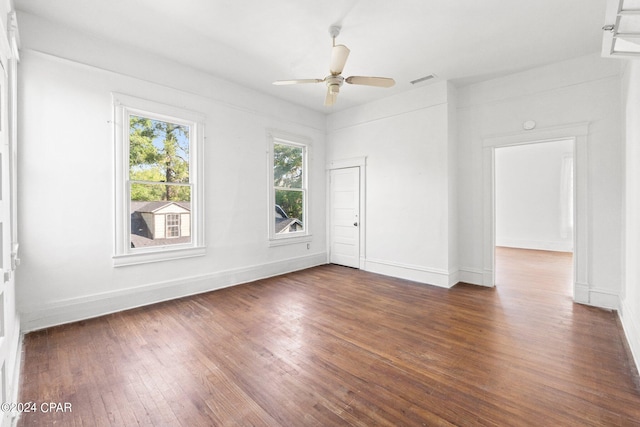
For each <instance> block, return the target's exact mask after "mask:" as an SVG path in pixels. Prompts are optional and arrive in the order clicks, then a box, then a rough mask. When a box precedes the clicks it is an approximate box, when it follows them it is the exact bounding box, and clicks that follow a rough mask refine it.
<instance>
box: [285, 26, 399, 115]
mask: <svg viewBox="0 0 640 427" xmlns="http://www.w3.org/2000/svg"><path fill="white" fill-rule="evenodd" d="M329 34H330V35H331V38H332V39H333V48H332V50H331V62H330V63H329V72H330V73H331V74H329V75H328V76H327V77H325V78H324V79H295V80H277V81H275V82H273V84H274V85H295V84H303V83H323V82H324V83H326V84H327V96H326V98H325V100H324V105H325V106H327V107H330V106H332V105H333V104H335V102H336V98H337V97H338V93H339V92H340V86H342V84H343V83H344V82H347V83H349V84H353V85H364V86H376V87H391V86H393V85H394V84H396V82H395V81H394V80H393V79H391V78H388V77H365V76H351V77H347V78H346V79H345V78H344V77H342V75H341V74H342V70H343V69H344V65H345V63H346V62H347V58H348V57H349V52H351V51H350V50H349V48H347V47H346V46H345V45H342V44H339V45H336V37H337V36H338V34H340V27H337V26H332V27H329Z"/></svg>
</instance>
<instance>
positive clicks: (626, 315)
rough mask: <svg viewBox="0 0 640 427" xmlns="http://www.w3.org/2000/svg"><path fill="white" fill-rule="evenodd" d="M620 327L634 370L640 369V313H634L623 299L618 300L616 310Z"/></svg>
mask: <svg viewBox="0 0 640 427" xmlns="http://www.w3.org/2000/svg"><path fill="white" fill-rule="evenodd" d="M618 316H620V322H621V323H622V329H623V330H624V334H625V336H626V337H627V342H628V343H629V348H630V349H631V355H632V357H633V361H634V362H635V364H636V370H638V371H640V313H635V312H634V311H633V310H632V309H631V306H629V305H628V304H627V302H626V301H625V300H622V301H621V302H620V310H618Z"/></svg>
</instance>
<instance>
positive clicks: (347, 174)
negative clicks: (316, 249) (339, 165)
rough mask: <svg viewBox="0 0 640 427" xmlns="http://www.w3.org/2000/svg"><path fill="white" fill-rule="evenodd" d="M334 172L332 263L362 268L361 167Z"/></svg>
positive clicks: (331, 238) (331, 202)
mask: <svg viewBox="0 0 640 427" xmlns="http://www.w3.org/2000/svg"><path fill="white" fill-rule="evenodd" d="M330 173H331V175H330V181H329V182H330V184H329V185H330V194H331V196H330V198H331V199H330V210H331V214H330V215H331V218H330V221H331V223H330V236H329V245H330V247H329V253H330V255H329V261H330V262H331V263H332V264H340V265H345V266H347V267H354V268H360V168H359V167H350V168H343V169H332V170H331V171H330Z"/></svg>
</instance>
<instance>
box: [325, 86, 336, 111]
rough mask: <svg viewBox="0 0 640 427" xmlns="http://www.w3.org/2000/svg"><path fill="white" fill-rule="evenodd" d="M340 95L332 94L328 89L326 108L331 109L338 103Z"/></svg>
mask: <svg viewBox="0 0 640 427" xmlns="http://www.w3.org/2000/svg"><path fill="white" fill-rule="evenodd" d="M337 97H338V94H337V93H336V92H331V89H327V97H326V98H325V99H324V106H325V107H331V106H332V105H333V104H335V103H336V98H337Z"/></svg>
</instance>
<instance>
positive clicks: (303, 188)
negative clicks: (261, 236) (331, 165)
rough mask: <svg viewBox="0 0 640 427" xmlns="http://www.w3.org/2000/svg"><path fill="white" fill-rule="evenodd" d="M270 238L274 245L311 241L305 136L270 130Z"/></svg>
mask: <svg viewBox="0 0 640 427" xmlns="http://www.w3.org/2000/svg"><path fill="white" fill-rule="evenodd" d="M268 141H269V178H268V179H269V201H270V202H269V203H270V204H269V239H270V242H271V244H272V245H278V244H284V243H291V242H297V241H300V240H303V241H308V240H309V237H310V235H309V231H308V230H309V228H308V224H309V218H308V212H309V207H308V194H307V193H308V188H307V176H308V170H307V169H308V166H307V165H308V160H307V159H308V156H309V148H310V147H309V142H308V140H306V139H305V138H302V137H297V136H291V135H285V134H282V133H278V132H270V133H269V138H268Z"/></svg>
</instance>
